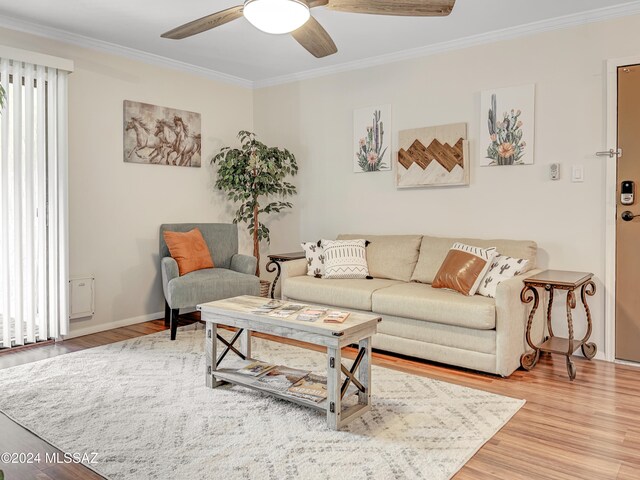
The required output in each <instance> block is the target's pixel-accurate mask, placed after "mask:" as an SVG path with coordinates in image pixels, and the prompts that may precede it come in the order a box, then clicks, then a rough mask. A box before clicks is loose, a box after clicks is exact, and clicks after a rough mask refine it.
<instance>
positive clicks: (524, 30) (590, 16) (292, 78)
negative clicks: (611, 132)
mask: <svg viewBox="0 0 640 480" xmlns="http://www.w3.org/2000/svg"><path fill="white" fill-rule="evenodd" d="M637 14H640V1H633V2H629V3H625V4H623V5H616V6H613V7H605V8H599V9H595V10H589V11H586V12H582V13H576V14H571V15H565V16H562V17H555V18H551V19H548V20H541V21H538V22H532V23H528V24H525V25H518V26H515V27H509V28H505V29H502V30H494V31H492V32H487V33H482V34H479V35H472V36H469V37H464V38H460V39H456V40H451V41H448V42H441V43H436V44H432V45H427V46H424V47H418V48H412V49H408V50H403V51H400V52H394V53H389V54H386V55H379V56H375V57H370V58H365V59H362V60H356V61H353V62H345V63H341V64H338V65H331V66H328V67H322V68H315V69H311V70H306V71H303V72H298V73H292V74H289V75H281V76H277V77H270V78H266V79H263V80H256V81H254V82H253V86H254V88H255V89H258V88H266V87H273V86H276V85H282V84H286V83H292V82H299V81H302V80H308V79H312V78H317V77H324V76H327V75H333V74H336V73H342V72H347V71H351V70H360V69H364V68H369V67H375V66H380V65H385V64H389V63H395V62H401V61H403V60H411V59H414V58H419V57H428V56H431V55H436V54H439V53H444V52H448V51H453V50H461V49H463V48H469V47H474V46H478V45H485V44H488V43H494V42H499V41H502V40H509V39H514V38H518V37H525V36H529V35H535V34H538V33H544V32H550V31H553V30H562V29H566V28H571V27H577V26H580V25H586V24H589V23H595V22H603V21H606V20H613V19H615V18H620V17H627V16H631V15H637Z"/></svg>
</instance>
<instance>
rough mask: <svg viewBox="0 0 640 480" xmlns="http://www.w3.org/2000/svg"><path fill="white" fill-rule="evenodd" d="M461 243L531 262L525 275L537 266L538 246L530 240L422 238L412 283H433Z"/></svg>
mask: <svg viewBox="0 0 640 480" xmlns="http://www.w3.org/2000/svg"><path fill="white" fill-rule="evenodd" d="M456 242H460V243H465V244H467V245H473V246H474V247H481V248H490V247H496V250H497V252H498V253H499V254H501V255H507V256H509V257H515V258H523V259H525V260H529V263H528V264H527V267H526V269H525V270H524V271H523V272H522V273H525V272H527V271H529V270H531V269H532V268H535V266H536V255H537V253H538V246H537V244H536V242H531V241H528V240H480V239H474V238H445V237H429V236H426V235H425V236H424V237H422V244H421V245H420V256H419V257H418V263H417V264H416V268H415V270H414V271H413V275H412V276H411V281H413V282H421V283H433V279H434V278H435V276H436V273H438V269H439V268H440V265H442V262H444V259H445V258H446V257H447V254H448V253H449V249H450V248H451V247H452V246H453V244H454V243H456Z"/></svg>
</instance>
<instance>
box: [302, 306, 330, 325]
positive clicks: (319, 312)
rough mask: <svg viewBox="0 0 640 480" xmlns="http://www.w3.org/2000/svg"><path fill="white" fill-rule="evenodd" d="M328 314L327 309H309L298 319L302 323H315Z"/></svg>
mask: <svg viewBox="0 0 640 480" xmlns="http://www.w3.org/2000/svg"><path fill="white" fill-rule="evenodd" d="M326 313H327V309H326V308H307V309H306V310H303V311H302V312H300V313H299V314H298V317H297V319H298V320H300V321H302V322H315V321H316V320H319V319H320V318H321V317H322V316H323V315H325V314H326Z"/></svg>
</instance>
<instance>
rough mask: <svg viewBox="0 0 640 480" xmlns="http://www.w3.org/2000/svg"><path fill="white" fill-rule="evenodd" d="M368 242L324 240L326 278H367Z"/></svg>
mask: <svg viewBox="0 0 640 480" xmlns="http://www.w3.org/2000/svg"><path fill="white" fill-rule="evenodd" d="M366 246H367V241H366V240H322V247H323V248H324V268H325V278H367V277H368V276H369V267H368V266H367V254H366V248H365V247H366Z"/></svg>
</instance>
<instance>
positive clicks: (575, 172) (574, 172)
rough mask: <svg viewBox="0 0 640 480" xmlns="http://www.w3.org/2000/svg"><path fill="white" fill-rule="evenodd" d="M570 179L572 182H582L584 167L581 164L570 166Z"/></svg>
mask: <svg viewBox="0 0 640 480" xmlns="http://www.w3.org/2000/svg"><path fill="white" fill-rule="evenodd" d="M571 181H572V182H573V183H581V182H584V167H583V166H582V165H573V166H572V167H571Z"/></svg>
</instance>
